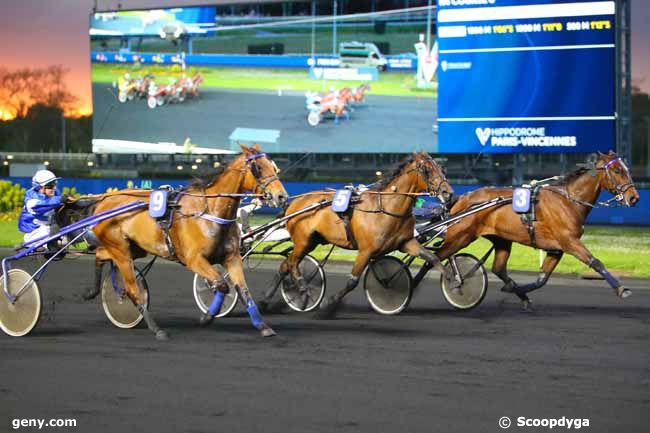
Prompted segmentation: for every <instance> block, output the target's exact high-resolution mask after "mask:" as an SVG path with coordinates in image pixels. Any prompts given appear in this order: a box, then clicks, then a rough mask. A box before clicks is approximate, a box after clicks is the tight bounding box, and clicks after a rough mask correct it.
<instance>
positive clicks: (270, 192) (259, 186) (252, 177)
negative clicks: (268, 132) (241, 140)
mask: <svg viewBox="0 0 650 433" xmlns="http://www.w3.org/2000/svg"><path fill="white" fill-rule="evenodd" d="M240 147H241V148H242V151H243V152H244V154H243V155H242V156H241V157H240V159H242V164H244V165H245V167H246V176H244V180H243V185H242V186H243V188H244V190H252V191H254V192H255V194H261V195H262V196H263V197H264V200H265V201H267V202H270V203H271V205H272V206H274V207H283V206H284V205H285V204H286V203H287V200H288V199H289V194H288V193H287V191H286V190H285V189H284V185H282V182H280V179H279V178H278V173H279V171H280V170H279V169H278V167H277V166H276V165H275V162H273V161H272V160H271V158H269V157H268V156H267V155H266V153H262V152H261V151H260V146H259V145H258V144H254V145H253V146H251V147H246V146H244V145H243V144H242V145H240Z"/></svg>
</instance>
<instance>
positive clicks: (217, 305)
mask: <svg viewBox="0 0 650 433" xmlns="http://www.w3.org/2000/svg"><path fill="white" fill-rule="evenodd" d="M225 297H226V294H225V293H223V292H217V294H216V295H214V299H213V300H212V304H210V308H208V314H209V315H210V316H216V315H217V313H219V310H220V309H221V304H223V299H224V298H225Z"/></svg>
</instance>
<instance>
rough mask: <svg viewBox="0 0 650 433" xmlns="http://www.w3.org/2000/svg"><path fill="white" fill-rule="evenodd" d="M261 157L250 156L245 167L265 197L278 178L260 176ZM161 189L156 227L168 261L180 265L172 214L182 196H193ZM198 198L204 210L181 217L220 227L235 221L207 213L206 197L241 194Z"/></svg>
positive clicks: (168, 188) (260, 154)
mask: <svg viewBox="0 0 650 433" xmlns="http://www.w3.org/2000/svg"><path fill="white" fill-rule="evenodd" d="M262 156H266V154H265V153H257V154H254V155H251V156H249V157H247V158H246V165H248V167H249V168H250V170H251V173H252V174H253V176H254V177H255V179H256V180H257V183H258V185H259V187H260V188H261V189H262V192H263V193H264V195H266V194H267V187H268V185H269V184H270V183H271V182H273V181H275V180H278V176H277V173H275V174H273V175H270V176H266V177H262V176H261V174H262V172H261V170H260V168H259V166H258V165H257V163H256V161H255V159H257V158H259V157H262ZM242 172H243V173H244V172H245V170H242ZM161 189H165V190H166V191H167V197H168V198H167V204H166V208H165V213H164V214H163V215H162V216H161V217H159V218H156V225H157V226H158V228H160V230H162V232H163V237H164V238H165V245H166V246H167V250H168V251H169V256H170V257H169V258H170V260H173V261H176V262H179V263H182V262H181V260H180V259H179V258H178V255H177V254H176V247H175V246H174V242H173V241H172V239H171V236H170V231H171V228H172V226H173V224H174V214H175V213H176V211H179V209H180V207H181V206H180V204H179V201H180V199H181V198H182V196H183V195H194V194H189V193H187V192H186V191H184V190H175V189H173V188H171V187H168V186H166V187H161ZM200 196H202V197H203V199H204V203H205V205H204V209H203V210H202V211H201V212H198V213H194V214H183V213H181V216H182V217H186V218H189V217H196V218H202V219H205V220H207V221H211V222H214V223H217V224H220V225H229V224H232V223H234V222H235V221H236V220H235V219H226V218H221V217H218V216H215V215H212V214H210V213H209V212H208V197H233V198H234V197H237V198H239V197H240V196H242V194H227V193H226V194H206V193H205V191H203V193H202V194H200ZM179 212H180V211H179Z"/></svg>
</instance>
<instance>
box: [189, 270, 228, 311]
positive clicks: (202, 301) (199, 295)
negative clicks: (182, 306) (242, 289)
mask: <svg viewBox="0 0 650 433" xmlns="http://www.w3.org/2000/svg"><path fill="white" fill-rule="evenodd" d="M192 292H193V293H194V301H195V302H196V305H197V306H198V307H199V309H200V310H201V311H202V312H203V314H207V312H208V309H209V308H210V304H212V300H213V299H214V295H215V291H214V289H212V288H211V287H210V285H209V284H208V281H207V280H206V279H205V278H203V277H201V276H200V275H198V274H194V284H193V285H192ZM238 300H239V293H237V291H236V290H233V289H231V290H230V291H229V292H228V294H227V295H226V296H225V297H224V299H223V303H222V304H221V309H220V310H219V313H217V317H224V316H227V315H228V314H230V312H231V311H232V310H233V309H234V308H235V307H236V306H237V301H238Z"/></svg>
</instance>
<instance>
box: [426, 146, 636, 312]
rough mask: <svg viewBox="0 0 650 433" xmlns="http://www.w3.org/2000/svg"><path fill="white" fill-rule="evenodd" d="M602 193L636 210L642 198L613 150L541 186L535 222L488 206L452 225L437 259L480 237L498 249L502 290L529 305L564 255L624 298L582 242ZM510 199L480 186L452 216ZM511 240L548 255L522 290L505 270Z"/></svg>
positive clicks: (496, 262)
mask: <svg viewBox="0 0 650 433" xmlns="http://www.w3.org/2000/svg"><path fill="white" fill-rule="evenodd" d="M602 189H606V190H607V191H609V192H611V193H612V194H614V196H615V200H616V201H617V202H618V203H620V204H622V205H624V206H634V205H635V204H636V203H637V202H638V201H639V194H638V192H637V190H636V188H635V187H634V183H633V182H632V178H631V176H630V173H629V171H628V169H627V167H626V166H625V163H624V162H623V160H622V159H621V158H619V157H618V156H617V155H616V154H615V153H613V152H609V154H602V153H599V154H598V155H597V156H596V155H594V156H593V157H592V158H591V159H590V160H588V162H587V164H585V165H584V167H582V168H580V169H579V170H577V171H575V172H573V173H570V174H569V175H567V176H563V177H560V178H559V179H558V180H557V181H556V182H551V183H549V184H544V185H543V186H542V187H541V188H540V190H539V194H538V196H537V203H536V204H533V205H534V206H535V207H534V209H535V211H534V212H535V218H534V221H532V222H531V223H530V224H528V223H527V222H524V219H522V217H521V216H520V215H519V214H517V213H515V212H514V211H513V209H512V206H509V205H503V206H498V207H492V208H488V209H486V210H484V211H482V212H479V213H476V214H474V215H470V216H468V217H466V218H464V219H462V220H461V221H460V222H459V223H457V224H455V225H452V226H451V227H449V230H448V231H447V234H446V235H445V241H444V244H443V246H442V248H441V249H440V250H439V251H438V252H437V253H436V255H437V256H438V258H439V259H440V260H445V259H446V258H448V257H450V256H451V255H453V254H455V253H456V252H457V251H459V250H461V249H463V248H465V247H466V246H467V245H469V244H470V243H471V242H473V241H474V240H475V239H476V238H478V237H479V236H483V237H485V238H487V239H489V240H490V241H491V242H492V243H493V244H494V247H495V256H494V263H493V265H492V272H494V274H496V275H497V276H498V277H499V278H500V279H501V280H503V282H504V283H505V285H504V286H503V288H502V289H501V290H502V291H504V292H512V293H515V294H516V295H517V296H519V298H520V299H521V300H522V302H523V303H524V306H525V307H527V306H528V305H529V303H530V299H528V297H527V296H526V293H528V292H531V291H533V290H536V289H539V288H540V287H542V286H543V285H544V284H546V282H547V281H548V278H549V277H550V276H551V273H552V272H553V270H554V269H555V267H556V266H557V264H558V263H559V261H560V259H561V258H562V255H563V254H564V253H565V252H566V253H568V254H571V255H572V256H574V257H576V258H577V259H578V260H580V261H581V262H583V263H584V264H586V265H587V266H589V267H590V268H592V269H593V270H595V271H596V272H598V273H599V274H601V275H602V276H603V277H604V278H605V280H606V281H607V282H608V283H609V284H610V285H611V286H612V288H614V290H615V291H616V294H617V295H618V296H619V297H621V298H625V297H627V296H629V295H630V294H631V292H630V291H629V290H627V289H625V288H624V287H623V286H622V285H621V284H620V282H619V281H618V280H617V279H616V278H614V277H613V276H612V275H611V274H610V273H609V271H607V269H606V268H605V266H603V264H602V263H601V262H600V260H598V259H597V258H596V257H594V256H593V255H592V254H591V252H590V251H589V250H588V249H587V247H585V245H584V244H583V243H582V242H581V241H580V237H581V236H582V233H583V229H584V227H583V224H584V222H585V219H586V218H587V215H589V212H590V211H591V209H592V208H593V207H595V205H594V203H595V202H596V200H597V199H598V196H599V195H600V192H601V190H602ZM512 196H513V189H511V188H481V189H478V190H476V191H472V192H470V193H467V194H465V195H463V196H461V197H460V198H459V199H458V201H457V202H456V203H455V204H454V206H453V207H452V209H451V213H452V214H455V213H458V212H461V211H463V210H465V209H467V208H469V207H470V206H472V205H473V204H476V203H481V202H485V201H488V200H491V199H494V198H496V197H509V198H512ZM529 226H530V227H532V229H529ZM513 242H518V243H520V244H523V245H527V246H532V247H535V248H539V249H542V250H545V251H546V258H545V259H544V262H543V264H542V267H541V269H540V273H539V276H538V278H537V281H535V282H534V283H530V284H526V285H523V286H519V285H517V283H515V281H514V280H512V279H511V278H510V277H509V276H508V272H507V270H506V269H507V263H508V258H509V256H510V250H511V247H512V243H513ZM425 266H428V265H425Z"/></svg>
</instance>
